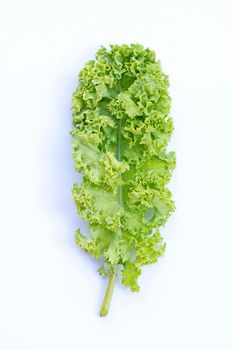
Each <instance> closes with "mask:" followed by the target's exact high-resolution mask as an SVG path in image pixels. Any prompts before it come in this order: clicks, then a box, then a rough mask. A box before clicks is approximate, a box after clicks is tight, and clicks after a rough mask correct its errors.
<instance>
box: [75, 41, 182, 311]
mask: <svg viewBox="0 0 233 350" xmlns="http://www.w3.org/2000/svg"><path fill="white" fill-rule="evenodd" d="M168 88H169V82H168V77H167V75H165V74H164V73H163V72H162V70H161V67H160V63H159V61H157V60H156V58H155V53H154V52H153V51H151V50H149V49H144V48H143V47H142V46H141V45H138V44H131V45H130V46H128V45H122V46H118V45H111V46H110V49H106V48H104V47H101V48H100V50H99V51H98V52H97V54H96V60H93V61H89V62H87V64H86V65H85V67H84V68H83V69H82V70H81V72H80V73H79V84H78V87H77V89H76V91H75V92H74V94H73V99H72V111H73V129H72V131H71V134H72V146H73V154H72V156H73V159H74V161H75V166H76V169H77V171H78V172H81V173H82V174H83V182H82V184H81V185H78V184H74V186H73V190H72V192H73V199H74V201H75V203H76V206H77V210H78V213H79V214H80V215H81V217H82V218H84V219H85V220H87V221H88V222H89V231H90V235H91V236H90V238H88V237H86V236H85V235H83V234H82V233H81V232H80V230H77V232H76V235H75V237H76V242H77V244H78V245H79V246H80V247H81V248H83V249H84V250H85V251H86V252H89V253H91V254H92V255H94V256H95V257H96V258H98V259H101V261H102V262H103V265H102V266H101V267H100V268H99V272H100V274H101V275H104V276H109V279H110V282H109V287H108V289H109V290H110V292H109V291H108V290H107V294H108V295H107V296H106V297H105V298H107V301H106V300H105V302H104V303H105V306H104V311H103V312H102V314H101V315H105V314H106V313H107V310H106V305H107V303H110V301H109V295H110V294H112V290H113V284H114V283H115V280H116V275H117V274H118V270H119V269H121V275H122V283H123V284H124V285H125V286H127V287H130V289H131V290H132V291H138V290H139V286H138V283H137V279H138V276H139V275H140V274H141V267H142V266H143V265H148V264H152V263H154V262H156V261H157V260H158V258H159V257H160V256H162V255H163V254H164V251H165V244H164V242H163V239H162V237H161V236H160V233H159V228H160V227H161V226H163V225H164V224H165V223H166V221H167V219H168V217H169V216H170V215H171V213H172V212H173V211H174V202H173V200H172V198H171V192H170V191H169V189H168V188H167V184H168V182H169V181H170V178H171V175H172V171H173V169H174V168H175V162H176V161H175V154H174V152H169V153H168V152H167V151H166V148H167V144H168V142H169V140H170V137H171V134H172V132H173V122H172V119H171V117H169V112H170V104H171V98H170V95H169V93H168ZM118 267H119V269H118ZM113 282H114V283H113Z"/></svg>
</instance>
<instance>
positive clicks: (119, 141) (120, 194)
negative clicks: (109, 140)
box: [117, 119, 123, 207]
mask: <svg viewBox="0 0 233 350" xmlns="http://www.w3.org/2000/svg"><path fill="white" fill-rule="evenodd" d="M121 130H122V119H119V122H118V130H117V134H118V135H117V160H118V161H119V162H121V154H122V138H121V137H122V132H121ZM119 178H120V179H122V174H121V173H120V174H119ZM118 202H119V204H120V206H121V207H123V191H122V185H119V186H118Z"/></svg>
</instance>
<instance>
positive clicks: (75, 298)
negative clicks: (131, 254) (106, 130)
mask: <svg viewBox="0 0 233 350" xmlns="http://www.w3.org/2000/svg"><path fill="white" fill-rule="evenodd" d="M232 12H233V5H232V1H230V0H229V1H227V0H219V1H217V0H212V1H208V0H207V1H205V0H191V1H187V0H174V1H172V0H170V1H169V0H153V1H149V0H144V1H136V0H134V1H133V0H130V1H127V0H124V1H123V0H119V1H110V0H108V1H107V0H96V1H88V0H83V1H80V0H75V1H70V0H64V1H50V0H42V1H32V0H30V1H29V0H28V1H25V0H22V1H11V0H6V1H1V8H0V17H1V18H0V50H1V52H0V100H1V102H0V118H1V126H0V161H1V163H0V164H1V172H0V174H1V181H0V186H1V188H0V204H1V208H0V209H1V220H0V225H1V227H0V348H1V349H2V350H14V349H16V350H38V349H40V350H41V349H43V350H51V349H56V350H76V349H92V348H94V349H97V350H99V349H101V350H105V349H112V350H115V349H131V348H132V349H158V350H171V349H172V350H187V349H188V350H197V349H198V350H209V349H211V350H233V333H232V330H233V281H232V278H233V273H232V269H233V220H232V217H233V215H232V213H233V204H232V201H233V186H232V179H233V165H232V162H233V156H232V153H233V136H232V134H233V131H232V129H233V21H232ZM131 42H139V43H142V44H144V45H145V46H149V47H150V48H152V49H154V50H155V51H156V53H157V56H158V58H159V59H160V60H161V61H162V65H163V69H164V71H165V72H166V73H167V74H169V76H170V82H171V90H170V92H171V95H172V99H173V108H172V116H173V117H174V122H175V128H176V129H175V133H174V135H173V139H172V142H171V148H172V149H174V150H175V151H176V152H177V161H178V163H177V169H176V171H175V173H174V177H173V180H172V183H171V189H172V191H173V192H174V198H175V200H176V205H177V211H176V213H175V214H174V215H173V217H172V218H171V219H170V220H169V222H168V224H167V225H166V227H165V228H164V229H163V234H164V236H165V239H166V241H167V253H166V255H165V256H164V258H162V259H161V260H160V261H159V263H158V264H155V265H153V266H150V267H146V268H145V269H144V271H143V275H142V276H141V277H140V285H141V292H140V293H136V294H133V293H131V292H130V291H128V290H127V289H125V288H123V287H122V286H121V285H120V284H118V285H117V287H116V290H115V293H114V297H113V301H112V305H111V310H110V314H109V316H108V317H107V318H99V316H98V313H99V308H100V306H101V302H102V298H103V294H104V290H105V287H106V280H104V279H102V278H100V276H99V275H98V273H97V272H96V270H97V268H98V262H96V261H95V260H94V259H92V258H91V257H90V256H87V255H85V254H84V253H83V252H81V250H80V249H79V248H78V247H77V246H76V245H75V243H74V238H73V235H74V232H75V230H76V228H77V227H78V226H81V227H84V226H85V225H84V224H83V222H81V220H80V219H79V218H78V216H77V214H76V211H75V207H74V204H73V202H72V200H71V192H70V188H71V186H72V184H73V182H74V181H76V180H77V178H78V175H77V174H76V173H75V171H74V165H73V161H72V159H71V157H70V153H71V147H70V136H69V130H70V128H71V112H70V101H71V95H72V93H73V91H74V89H75V87H76V84H77V79H76V76H77V73H78V72H79V70H80V69H81V68H82V67H83V65H84V63H85V61H86V60H88V59H92V58H93V57H94V53H95V51H96V50H97V49H98V47H99V46H100V45H102V44H103V45H107V44H109V43H119V44H121V43H131Z"/></svg>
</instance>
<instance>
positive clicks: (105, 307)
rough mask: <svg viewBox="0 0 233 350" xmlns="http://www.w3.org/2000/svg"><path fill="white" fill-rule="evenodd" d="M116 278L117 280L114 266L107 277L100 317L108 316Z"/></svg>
mask: <svg viewBox="0 0 233 350" xmlns="http://www.w3.org/2000/svg"><path fill="white" fill-rule="evenodd" d="M116 278H117V265H115V267H114V271H113V273H112V274H111V275H110V277H109V281H108V286H107V289H106V293H105V296H104V301H103V304H102V307H101V310H100V317H104V316H107V314H108V311H109V307H110V304H111V300H112V294H113V290H114V287H115V284H116Z"/></svg>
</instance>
